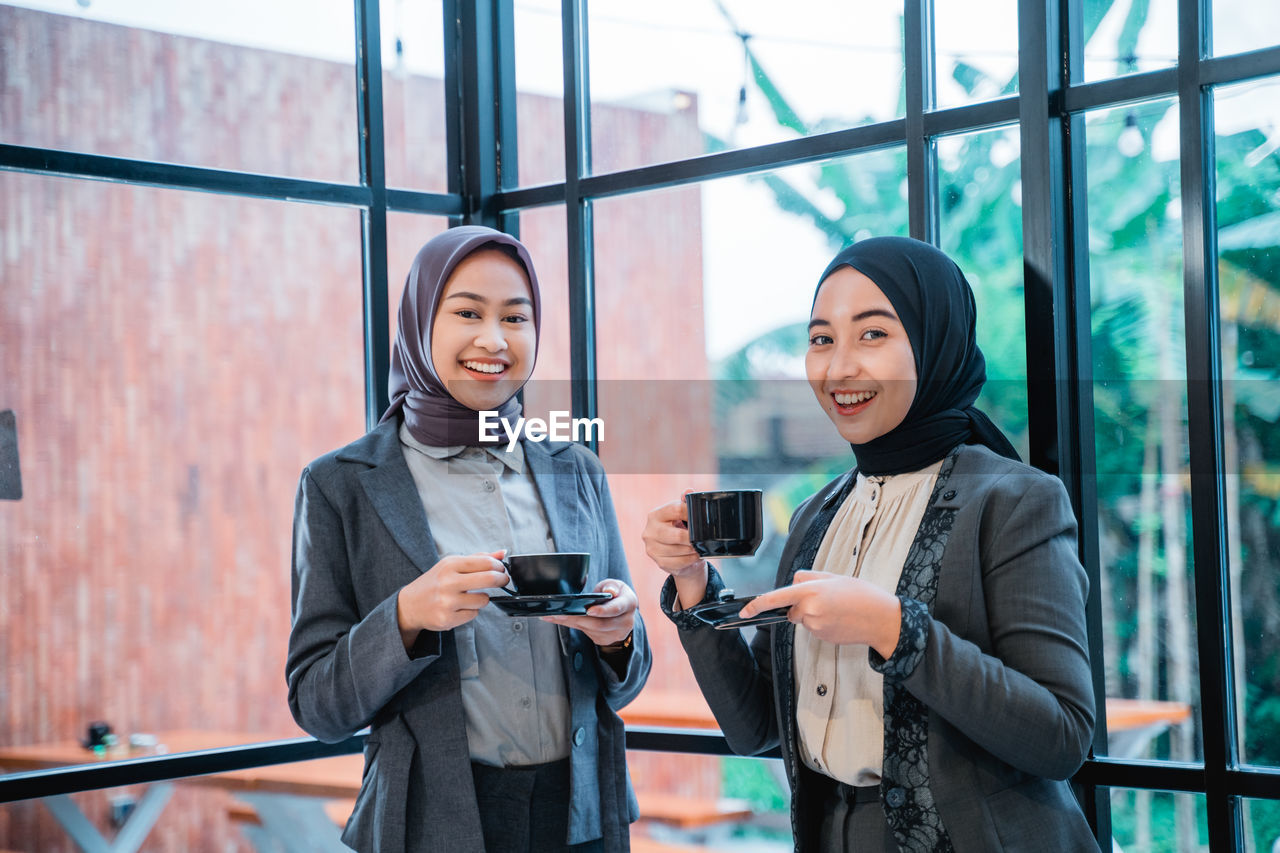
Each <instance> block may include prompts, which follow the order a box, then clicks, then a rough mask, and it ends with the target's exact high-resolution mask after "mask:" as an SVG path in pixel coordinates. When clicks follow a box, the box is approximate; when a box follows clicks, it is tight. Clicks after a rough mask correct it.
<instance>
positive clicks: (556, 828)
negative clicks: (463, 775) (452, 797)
mask: <svg viewBox="0 0 1280 853" xmlns="http://www.w3.org/2000/svg"><path fill="white" fill-rule="evenodd" d="M471 775H472V777H473V778H474V779H475V785H476V802H477V803H478V804H479V806H480V827H481V829H482V830H483V831H484V849H485V850H486V851H487V853H544V851H546V853H554V852H556V851H565V853H570V851H572V853H597V852H598V851H601V850H603V849H604V842H603V841H601V840H599V839H597V840H595V841H589V842H587V843H585V844H573V845H569V844H566V843H565V839H567V838H568V837H569V759H567V758H565V759H562V760H560V761H554V762H552V763H550V764H537V765H534V766H531V767H490V766H488V765H485V764H476V763H474V762H472V764H471Z"/></svg>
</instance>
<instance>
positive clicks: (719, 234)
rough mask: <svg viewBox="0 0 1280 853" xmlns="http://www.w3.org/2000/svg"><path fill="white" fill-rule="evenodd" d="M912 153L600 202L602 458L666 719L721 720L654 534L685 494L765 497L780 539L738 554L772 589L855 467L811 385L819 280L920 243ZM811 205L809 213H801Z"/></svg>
mask: <svg viewBox="0 0 1280 853" xmlns="http://www.w3.org/2000/svg"><path fill="white" fill-rule="evenodd" d="M904 157H905V154H904V153H903V152H902V151H901V150H898V149H895V150H891V151H882V152H877V153H874V154H868V155H862V156H857V157H847V158H843V159H839V160H833V161H830V162H827V163H823V164H818V165H806V166H801V167H792V168H788V169H781V170H777V171H774V172H768V173H764V174H761V175H756V176H750V177H735V178H725V179H722V180H717V181H711V182H707V183H705V184H700V185H693V186H688V187H680V188H677V189H672V190H664V191H660V192H651V193H642V194H636V195H629V196H622V197H617V198H608V199H604V200H601V201H599V202H597V203H596V205H595V216H594V222H595V248H596V252H595V262H594V263H595V275H596V287H595V294H596V309H597V314H596V334H597V336H598V339H599V342H600V343H599V347H598V351H597V359H598V370H599V376H600V379H601V381H600V383H599V396H600V406H599V411H600V416H601V418H602V419H603V420H604V423H605V440H604V441H603V442H601V445H600V450H601V458H602V460H603V461H604V464H605V467H606V470H608V472H609V483H610V488H611V490H612V492H613V497H614V502H615V504H616V506H617V511H618V521H619V525H620V527H621V529H622V531H623V541H624V542H625V543H626V545H627V549H628V554H627V555H628V558H629V564H630V565H631V567H632V575H633V580H634V581H635V587H636V589H637V592H638V594H639V598H640V607H641V610H642V612H643V613H644V617H645V623H646V625H648V626H650V627H649V629H650V642H651V643H652V645H653V648H654V666H653V671H652V674H651V675H650V677H649V683H648V686H647V687H646V688H645V691H644V693H642V694H641V696H640V698H639V699H637V702H638V703H647V704H648V705H649V706H651V707H650V710H651V713H650V717H651V718H654V717H656V718H658V719H662V718H663V715H665V718H666V719H672V718H677V719H687V718H688V717H689V715H690V714H691V713H692V710H691V709H701V712H702V713H704V714H707V713H709V712H706V711H705V707H706V706H705V703H704V702H703V700H702V697H701V695H700V694H699V692H698V688H697V685H696V683H695V682H694V680H693V676H692V673H691V672H690V669H689V665H688V663H687V661H686V659H685V655H684V652H683V650H682V649H681V647H680V643H679V639H678V638H677V637H676V634H675V628H674V626H673V625H672V624H671V622H670V620H668V619H667V618H666V617H665V616H663V615H662V613H661V612H660V611H659V610H658V607H657V601H658V594H659V589H660V587H661V584H662V581H663V580H664V578H665V575H664V574H663V573H662V572H661V571H660V570H659V569H657V568H656V567H654V566H653V564H652V562H651V561H650V560H649V558H648V557H647V556H645V553H644V550H643V543H642V542H641V541H640V537H639V535H638V532H639V531H640V530H642V529H643V527H644V522H645V517H646V515H647V514H648V512H649V511H650V510H651V509H653V508H654V507H656V506H658V505H660V504H663V503H667V502H670V501H673V500H678V499H679V498H680V496H681V494H682V493H683V491H684V490H685V489H711V488H717V487H720V486H725V487H730V488H738V487H740V488H759V489H762V490H764V492H765V498H764V500H765V507H766V516H767V521H766V530H765V536H764V541H763V543H762V544H761V546H760V548H759V550H758V551H757V552H756V554H755V556H753V557H743V558H736V559H734V560H725V561H724V562H723V566H722V569H723V572H724V573H725V576H726V578H727V580H728V583H729V585H730V586H731V587H733V588H734V589H735V590H736V591H737V593H738V594H739V595H745V594H748V593H751V592H759V591H761V590H763V589H767V588H770V587H771V586H772V584H773V578H774V573H775V572H776V570H777V565H778V558H779V555H780V552H781V548H782V545H783V539H784V536H783V534H784V533H785V531H786V528H787V522H788V519H789V518H790V515H791V511H792V510H793V509H794V508H795V506H796V505H797V504H798V503H799V502H800V501H801V500H803V499H804V498H805V497H807V496H808V495H810V494H812V493H813V491H815V490H816V489H817V488H818V487H819V486H821V485H822V484H823V483H825V482H826V481H827V480H829V479H831V477H833V476H835V475H836V474H838V473H840V472H842V471H844V470H846V469H848V468H849V467H850V466H851V465H852V463H853V457H852V455H851V454H850V452H849V446H848V444H847V443H845V442H844V441H843V440H842V439H841V438H840V437H839V435H838V434H836V432H835V430H834V429H833V428H832V427H831V424H830V422H829V421H828V420H827V418H826V417H825V415H824V414H823V413H822V410H821V409H820V408H819V406H818V403H817V401H816V400H814V397H813V392H812V390H811V389H810V388H809V386H808V383H807V382H806V381H805V379H804V372H803V363H804V362H803V355H804V352H805V349H806V347H807V344H806V335H805V325H806V324H807V323H808V319H809V307H810V303H811V301H812V298H813V292H814V288H815V287H816V285H817V281H818V276H819V275H820V274H821V272H822V270H823V269H824V268H825V267H826V265H827V263H828V261H830V259H831V257H832V256H833V255H834V254H835V253H836V251H837V250H838V249H839V248H840V247H841V246H842V245H844V244H845V243H847V242H850V241H851V240H852V239H853V237H854V236H855V235H856V236H859V237H862V236H869V235H871V234H905V233H906V230H907V223H906V218H907V217H906V204H905V201H904V200H903V198H902V195H901V193H900V187H901V183H902V175H903V174H904V173H905V167H904ZM802 201H804V202H806V203H803V204H802V203H801V202H802Z"/></svg>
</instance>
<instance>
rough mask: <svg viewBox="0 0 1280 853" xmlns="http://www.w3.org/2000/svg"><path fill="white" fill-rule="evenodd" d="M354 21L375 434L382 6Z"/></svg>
mask: <svg viewBox="0 0 1280 853" xmlns="http://www.w3.org/2000/svg"><path fill="white" fill-rule="evenodd" d="M355 15H356V107H357V112H358V115H359V132H360V138H359V145H360V182H361V183H362V184H364V185H365V186H366V187H368V188H369V206H368V207H367V208H366V209H365V210H363V211H362V212H361V216H360V219H361V237H362V240H361V257H362V261H363V263H362V266H363V270H364V387H365V405H364V408H365V424H366V426H367V427H368V428H369V429H372V428H373V427H374V425H375V424H377V422H378V418H379V417H380V416H381V414H382V412H383V411H385V410H386V408H387V374H388V372H389V371H390V367H391V357H390V351H391V342H390V332H389V317H388V312H387V170H386V149H385V143H384V134H383V108H382V34H381V29H380V24H379V17H378V16H379V8H378V0H356V3H355Z"/></svg>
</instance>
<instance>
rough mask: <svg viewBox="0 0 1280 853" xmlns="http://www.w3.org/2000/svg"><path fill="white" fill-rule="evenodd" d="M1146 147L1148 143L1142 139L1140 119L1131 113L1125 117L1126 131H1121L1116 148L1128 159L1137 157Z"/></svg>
mask: <svg viewBox="0 0 1280 853" xmlns="http://www.w3.org/2000/svg"><path fill="white" fill-rule="evenodd" d="M1146 147H1147V141H1146V140H1145V139H1143V138H1142V131H1141V130H1138V117H1137V116H1135V115H1134V114H1133V113H1129V114H1128V115H1126V116H1125V117H1124V130H1122V131H1120V137H1119V138H1118V139H1116V148H1119V149H1120V153H1121V154H1123V155H1124V156H1126V157H1137V156H1138V155H1139V154H1141V153H1142V152H1143V151H1144V150H1146Z"/></svg>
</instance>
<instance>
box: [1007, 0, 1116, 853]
mask: <svg viewBox="0 0 1280 853" xmlns="http://www.w3.org/2000/svg"><path fill="white" fill-rule="evenodd" d="M1069 6H1070V4H1062V3H1060V2H1058V0H1019V3H1018V81H1019V83H1018V88H1019V101H1020V109H1019V133H1020V135H1021V136H1020V138H1021V165H1022V230H1023V270H1024V299H1025V302H1026V306H1025V312H1026V338H1027V342H1026V347H1027V404H1028V416H1029V430H1030V442H1031V460H1030V461H1031V464H1032V465H1034V466H1036V467H1037V468H1041V469H1042V470H1045V471H1048V472H1050V473H1053V474H1057V475H1058V477H1060V478H1061V479H1062V481H1063V483H1064V485H1065V486H1066V488H1067V492H1068V494H1069V495H1070V498H1071V504H1072V508H1073V509H1074V510H1075V512H1076V515H1077V517H1078V518H1079V519H1081V524H1080V526H1079V541H1078V544H1079V548H1080V558H1081V561H1082V563H1083V564H1084V566H1085V570H1086V572H1087V573H1088V576H1089V582H1090V583H1089V586H1090V592H1089V599H1088V602H1087V626H1088V639H1089V651H1090V659H1091V662H1092V663H1091V667H1092V675H1093V685H1094V692H1095V695H1096V698H1097V701H1098V708H1099V713H1098V715H1097V725H1096V727H1095V731H1094V749H1095V751H1098V750H1100V749H1101V748H1102V747H1103V746H1104V745H1105V743H1106V715H1105V712H1104V710H1105V681H1104V678H1103V672H1104V669H1103V649H1102V619H1101V611H1102V607H1101V596H1100V593H1099V590H1100V587H1101V584H1100V582H1099V581H1100V572H1101V567H1100V560H1099V555H1098V542H1097V530H1096V526H1091V525H1089V524H1088V523H1087V522H1088V520H1089V519H1092V518H1096V516H1097V490H1096V484H1095V483H1094V481H1093V477H1092V473H1093V472H1094V471H1095V470H1096V460H1095V447H1094V437H1093V408H1092V407H1093V403H1092V394H1091V388H1090V387H1089V378H1090V366H1091V364H1090V350H1091V338H1090V332H1089V285H1088V274H1087V273H1088V268H1087V265H1086V264H1087V257H1086V246H1085V244H1084V241H1082V240H1081V241H1077V239H1076V233H1077V232H1078V231H1079V230H1080V229H1081V228H1082V227H1083V226H1084V222H1083V220H1076V219H1074V216H1075V215H1077V214H1080V215H1083V212H1084V208H1083V204H1084V199H1083V195H1084V193H1083V185H1084V171H1083V165H1084V152H1083V148H1082V146H1083V135H1082V134H1080V133H1078V131H1079V129H1080V126H1079V125H1080V122H1076V123H1074V126H1073V122H1072V119H1071V117H1070V116H1069V115H1068V114H1067V113H1066V112H1065V111H1064V109H1063V90H1064V89H1065V88H1066V86H1067V81H1068V80H1069V65H1070V61H1069V60H1070V58H1071V56H1072V55H1073V53H1074V54H1079V52H1080V46H1079V45H1078V44H1076V41H1075V40H1074V39H1072V38H1071V37H1070V33H1071V32H1072V27H1073V26H1076V31H1077V32H1078V31H1079V28H1078V26H1077V25H1076V22H1074V21H1073V20H1072V19H1071V18H1070V17H1069V13H1072V12H1073V10H1072V9H1070V8H1069ZM1076 13H1078V12H1076ZM1073 131H1076V132H1073ZM1082 784H1083V783H1082ZM1082 794H1083V800H1084V807H1085V811H1086V813H1087V814H1088V816H1089V819H1090V822H1091V824H1092V825H1093V828H1094V831H1095V833H1096V834H1097V836H1098V838H1100V839H1109V838H1110V836H1111V812H1110V802H1109V800H1108V798H1107V796H1106V791H1105V789H1100V788H1098V787H1097V786H1092V785H1087V784H1086V785H1085V789H1084V790H1083V792H1082Z"/></svg>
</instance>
